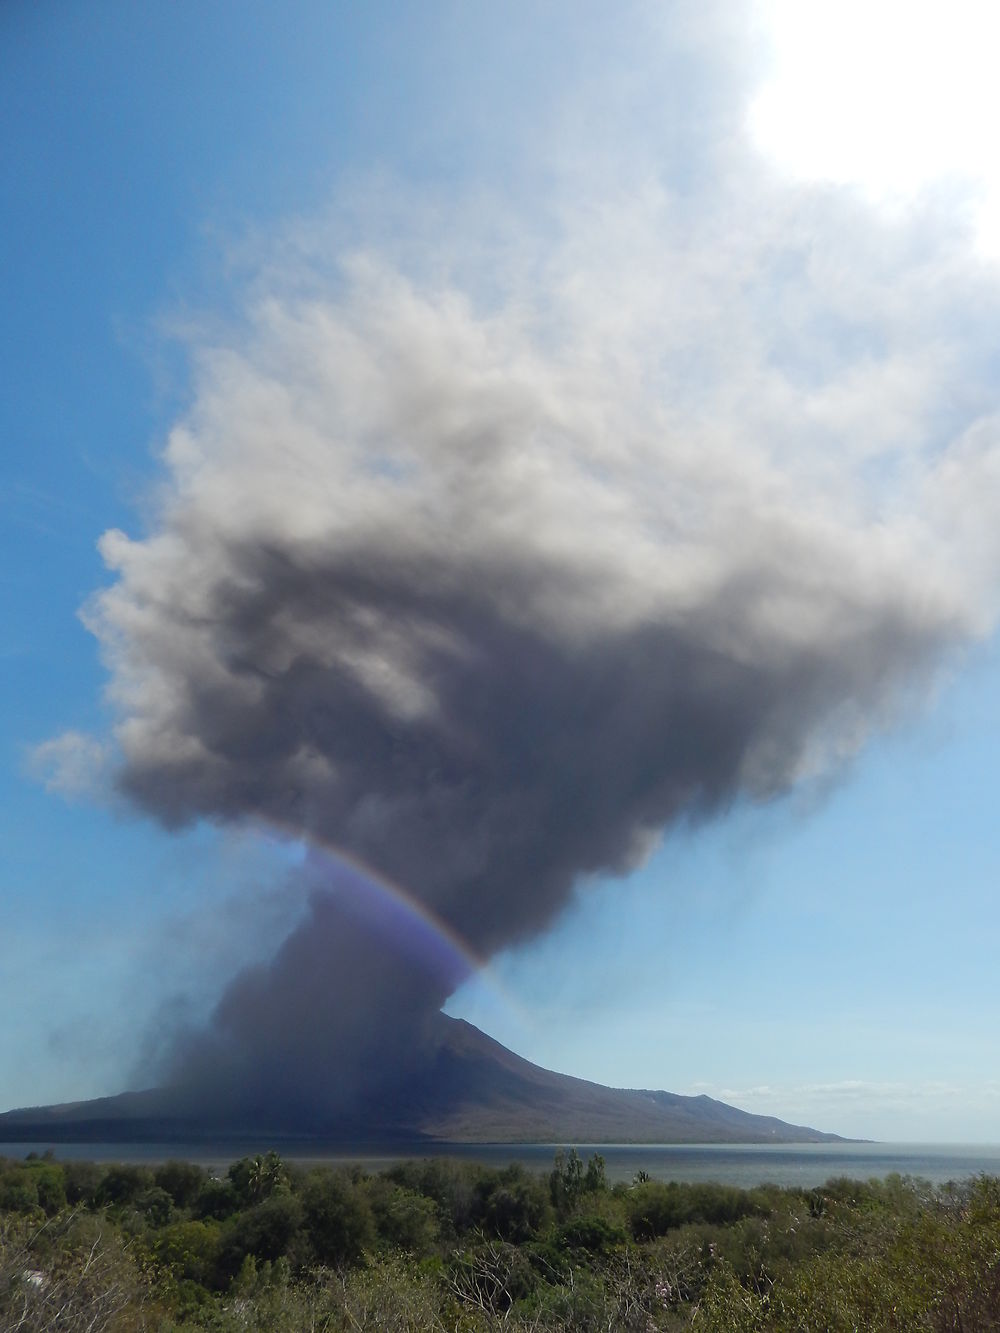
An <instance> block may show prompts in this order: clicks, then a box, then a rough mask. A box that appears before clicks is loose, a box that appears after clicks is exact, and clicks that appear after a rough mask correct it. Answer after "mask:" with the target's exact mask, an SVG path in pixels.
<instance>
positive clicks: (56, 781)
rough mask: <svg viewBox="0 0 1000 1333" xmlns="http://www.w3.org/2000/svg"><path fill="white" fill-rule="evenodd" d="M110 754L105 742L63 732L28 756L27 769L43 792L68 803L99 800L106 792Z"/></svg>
mask: <svg viewBox="0 0 1000 1333" xmlns="http://www.w3.org/2000/svg"><path fill="white" fill-rule="evenodd" d="M110 758H111V751H110V747H109V745H108V744H107V743H106V742H105V741H101V740H98V739H97V737H96V736H89V735H87V734H86V733H85V732H82V731H64V732H62V733H61V734H60V735H59V736H53V737H52V738H51V739H49V740H47V741H42V742H40V743H39V744H38V745H35V746H33V747H32V748H31V750H30V751H29V752H28V757H27V762H28V768H29V771H30V772H31V774H32V776H33V777H35V778H36V779H37V780H38V781H40V782H42V783H43V784H44V786H45V789H46V791H51V792H58V793H59V795H61V796H66V797H69V798H71V799H73V798H78V797H87V798H89V799H94V798H98V797H101V796H102V795H103V794H104V792H105V790H106V783H107V777H108V768H109V764H110Z"/></svg>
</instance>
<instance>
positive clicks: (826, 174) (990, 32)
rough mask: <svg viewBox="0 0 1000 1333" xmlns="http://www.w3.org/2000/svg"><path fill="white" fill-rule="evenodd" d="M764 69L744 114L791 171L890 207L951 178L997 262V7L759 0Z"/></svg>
mask: <svg viewBox="0 0 1000 1333" xmlns="http://www.w3.org/2000/svg"><path fill="white" fill-rule="evenodd" d="M759 12H760V15H761V19H762V22H763V25H764V30H765V33H766V35H767V40H768V46H769V48H770V56H771V63H770V69H769V73H768V75H767V77H766V78H765V81H764V83H763V85H762V87H761V89H760V91H759V93H758V95H757V97H756V98H755V100H754V102H753V104H752V106H751V108H750V115H749V127H750V132H751V135H752V138H753V140H754V142H755V143H756V145H757V147H758V148H759V149H760V150H761V151H762V152H764V153H766V154H767V155H768V156H769V157H771V158H772V159H773V160H774V161H775V162H776V163H777V164H778V166H779V167H780V168H781V169H782V170H784V171H786V172H788V173H789V174H791V175H793V176H795V177H798V178H800V179H804V180H825V181H832V182H835V183H837V184H842V185H854V186H858V187H860V188H861V189H862V190H863V191H864V192H865V193H866V194H867V195H868V196H869V197H870V198H872V199H873V200H876V201H878V202H879V203H882V204H890V205H896V206H899V205H900V204H905V202H906V201H907V199H909V198H912V196H913V195H914V194H916V193H917V192H919V191H921V190H923V189H925V188H926V187H928V186H931V185H933V184H935V183H937V182H940V181H942V180H946V179H949V180H951V181H953V182H955V183H960V184H961V186H962V187H963V188H965V189H969V190H970V191H971V193H972V195H973V197H974V199H975V205H974V207H975V212H974V217H975V228H976V232H977V238H978V241H979V244H980V247H981V248H982V249H983V250H984V252H986V253H989V254H990V255H991V256H993V257H1000V155H998V153H997V150H996V143H995V137H996V136H995V127H996V124H997V121H998V119H1000V82H998V80H997V79H996V74H995V63H996V51H997V47H998V44H1000V8H998V7H997V6H996V5H995V4H992V3H989V2H988V0H954V2H952V3H948V4H945V3H942V0H876V2H875V3H872V2H871V0H868V3H865V0H838V3H836V4H833V3H830V2H829V0H760V6H759Z"/></svg>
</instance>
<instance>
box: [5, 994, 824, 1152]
mask: <svg viewBox="0 0 1000 1333" xmlns="http://www.w3.org/2000/svg"><path fill="white" fill-rule="evenodd" d="M263 1135H266V1136H267V1137H268V1138H269V1140H271V1141H274V1142H285V1141H287V1142H298V1143H303V1142H310V1141H315V1142H323V1143H338V1144H345V1145H346V1144H353V1145H359V1144H361V1145H366V1144H374V1143H385V1144H389V1143H392V1144H405V1143H407V1142H409V1143H428V1142H431V1143H433V1142H440V1143H449V1142H450V1143H836V1142H844V1140H843V1139H841V1138H840V1136H839V1135H837V1134H824V1133H821V1132H820V1131H819V1130H815V1129H810V1128H808V1127H807V1126H804V1125H790V1124H786V1123H785V1121H783V1120H778V1119H776V1118H775V1117H773V1116H763V1115H751V1114H749V1113H748V1112H746V1111H740V1110H737V1108H736V1107H734V1106H727V1105H726V1103H725V1102H719V1101H715V1100H714V1099H713V1098H711V1097H704V1096H702V1097H682V1096H679V1095H678V1094H676V1093H672V1092H654V1091H647V1090H640V1089H635V1088H628V1089H623V1088H607V1087H604V1086H603V1085H602V1084H600V1083H588V1082H587V1081H586V1080H585V1079H580V1078H571V1077H570V1076H568V1075H566V1074H555V1073H553V1072H552V1071H551V1070H548V1069H542V1068H541V1067H540V1066H539V1065H534V1064H532V1063H531V1062H530V1061H529V1060H524V1059H522V1058H521V1056H519V1055H515V1054H514V1052H513V1051H509V1050H507V1048H506V1047H505V1046H501V1045H500V1043H499V1042H497V1041H494V1040H493V1039H492V1038H491V1037H487V1036H486V1035H485V1034H484V1033H482V1032H480V1031H479V1029H478V1028H475V1027H473V1026H472V1025H471V1024H470V1023H466V1022H463V1021H462V1020H461V1019H454V1018H447V1017H446V1016H445V1015H443V1014H442V1015H441V1028H440V1041H439V1043H438V1044H437V1046H436V1049H435V1051H434V1053H433V1055H432V1056H431V1057H430V1058H429V1060H428V1062H427V1064H426V1066H425V1067H424V1069H423V1070H421V1071H420V1073H419V1074H418V1075H417V1077H415V1078H414V1077H410V1078H409V1079H408V1080H407V1082H406V1083H405V1084H404V1085H402V1086H400V1087H397V1088H394V1089H393V1091H392V1094H391V1095H386V1096H383V1097H381V1098H380V1099H379V1100H378V1101H377V1102H373V1103H372V1104H371V1105H369V1106H367V1107H365V1108H363V1109H362V1110H361V1111H360V1112H358V1113H356V1114H355V1115H353V1116H351V1117H350V1118H346V1117H343V1116H340V1117H337V1118H335V1119H330V1118H323V1117H321V1116H317V1117H315V1118H314V1119H312V1120H311V1121H310V1122H309V1123H307V1124H303V1123H301V1120H297V1122H296V1123H295V1124H287V1123H282V1122H281V1121H280V1119H275V1117H274V1116H273V1115H272V1116H269V1117H267V1118H266V1119H265V1118H261V1117H254V1116H253V1115H251V1114H246V1113H244V1114H230V1115H226V1116H222V1115H220V1114H218V1113H217V1114H213V1115H206V1114H202V1113H199V1112H198V1110H197V1109H196V1108H195V1107H193V1106H192V1104H191V1102H190V1099H189V1098H187V1097H185V1096H184V1094H182V1093H181V1092H179V1091H176V1090H172V1089H160V1088H154V1089H149V1090H146V1091H143V1092H125V1093H121V1094H119V1095H118V1096H116V1097H99V1098H97V1099H96V1100H94V1101H86V1102H70V1103H66V1104H64V1105H60V1106H43V1107H31V1108H28V1109H24V1110H17V1111H8V1112H7V1113H6V1114H3V1115H0V1140H5V1141H7V1142H22V1143H23V1142H29V1141H36V1140H37V1141H50V1142H53V1143H56V1142H63V1143H69V1142H83V1143H86V1142H89V1143H97V1142H101V1141H123V1142H133V1143H137V1142H171V1141H173V1142H198V1141H204V1140H207V1139H217V1138H225V1139H233V1138H244V1137H245V1138H247V1139H251V1138H255V1137H259V1136H263Z"/></svg>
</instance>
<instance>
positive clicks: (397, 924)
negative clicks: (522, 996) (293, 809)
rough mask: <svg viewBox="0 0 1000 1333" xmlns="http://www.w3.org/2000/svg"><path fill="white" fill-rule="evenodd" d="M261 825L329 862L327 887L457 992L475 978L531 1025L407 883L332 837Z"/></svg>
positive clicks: (267, 822) (268, 822) (484, 962)
mask: <svg viewBox="0 0 1000 1333" xmlns="http://www.w3.org/2000/svg"><path fill="white" fill-rule="evenodd" d="M256 822H257V823H258V824H260V825H262V826H263V828H264V829H265V830H267V831H268V832H270V833H272V834H274V835H276V836H277V837H279V838H280V839H281V840H282V842H284V843H286V844H292V845H294V846H296V847H298V848H301V849H302V850H303V852H304V853H305V855H306V856H307V857H308V859H309V861H310V862H313V863H315V861H316V860H317V859H320V860H321V861H323V862H325V863H326V864H327V866H328V868H329V870H330V872H331V873H330V875H329V878H328V882H327V885H326V887H327V888H329V889H330V891H331V892H332V893H333V894H334V896H335V897H336V898H337V900H338V902H340V903H341V904H342V905H343V906H344V907H345V909H346V910H347V911H349V912H350V913H351V914H352V915H353V916H355V917H356V918H358V919H360V920H361V921H362V922H363V923H364V924H365V925H367V926H368V927H369V929H371V930H372V931H373V933H376V934H379V935H381V936H383V937H384V938H386V939H387V940H388V941H391V942H392V944H393V945H395V946H396V947H401V948H402V950H403V951H404V952H405V953H406V954H408V955H409V956H410V957H412V958H414V959H419V960H420V961H421V962H422V963H423V965H424V966H425V967H426V968H427V970H428V972H430V973H432V974H434V975H436V976H438V977H439V978H441V979H442V980H445V981H446V982H447V983H448V984H449V986H450V988H451V989H452V990H455V989H457V988H458V987H459V986H460V985H461V984H462V983H463V982H465V981H468V980H469V979H470V978H476V979H477V980H478V981H479V982H480V983H481V984H483V985H484V986H485V987H486V988H487V990H488V991H489V992H490V993H491V994H492V996H493V997H494V999H495V1000H497V1001H499V1003H500V1004H501V1005H502V1007H503V1008H504V1009H506V1010H507V1011H508V1012H509V1013H511V1014H512V1015H513V1016H515V1017H516V1018H517V1019H518V1020H519V1022H521V1023H522V1024H523V1023H524V1022H525V1021H526V1015H525V1013H524V1012H523V1011H522V1007H521V1006H520V1005H519V1004H518V1002H517V1001H516V1000H515V999H514V998H513V996H511V995H510V993H509V992H508V991H507V990H506V989H505V988H504V986H503V985H502V984H501V982H500V980H499V978H498V977H497V975H496V973H495V971H494V969H493V968H492V966H491V965H490V962H489V960H488V959H486V958H484V957H483V956H482V955H481V954H479V953H477V952H476V951H475V950H474V949H473V948H472V946H471V944H470V943H469V942H468V940H466V939H464V938H463V937H462V936H461V935H459V933H458V932H457V931H456V930H455V929H454V928H453V927H452V926H451V925H449V924H448V922H447V921H445V920H443V918H442V917H440V916H438V914H437V913H436V912H435V911H434V910H433V909H432V908H431V907H430V906H429V905H428V904H427V903H425V902H423V901H422V900H421V899H419V898H417V897H416V895H415V894H413V893H411V892H410V891H409V890H408V889H406V888H404V887H403V885H401V884H399V883H397V882H396V881H395V880H391V879H389V878H388V876H386V875H384V874H382V873H381V872H380V871H378V870H376V869H375V868H374V867H373V866H371V865H368V864H367V862H365V861H363V860H362V859H361V858H360V857H359V856H356V855H355V854H354V853H353V852H350V851H348V850H346V848H343V847H339V846H338V845H337V844H336V843H334V842H331V841H330V840H328V839H325V838H320V837H319V836H317V835H316V834H314V833H307V832H305V831H304V830H302V829H300V828H296V827H294V826H293V825H284V824H282V823H280V822H279V821H277V820H274V819H270V818H268V819H264V818H261V817H258V819H257V821H256Z"/></svg>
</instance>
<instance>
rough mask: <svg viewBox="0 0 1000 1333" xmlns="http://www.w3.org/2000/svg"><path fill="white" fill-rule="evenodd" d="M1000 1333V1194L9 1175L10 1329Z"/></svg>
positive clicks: (42, 1166) (404, 1175) (0, 1220)
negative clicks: (978, 1332) (908, 1332)
mask: <svg viewBox="0 0 1000 1333" xmlns="http://www.w3.org/2000/svg"><path fill="white" fill-rule="evenodd" d="M49 1329H51V1330H53V1331H55V1330H69V1333H75V1331H76V1330H81V1333H82V1331H83V1330H87V1331H88V1333H102V1331H103V1330H107V1333H118V1331H119V1330H120V1331H121V1333H132V1330H135V1331H136V1333H138V1330H148V1331H149V1333H154V1331H155V1333H196V1331H197V1330H206V1331H207V1330H213V1331H214V1333H228V1331H229V1330H233V1333H235V1331H236V1330H243V1331H246V1330H256V1329H260V1330H265V1329H266V1330H275V1331H276V1333H281V1331H282V1330H288V1333H293V1331H295V1330H300V1329H301V1330H305V1329H309V1330H319V1329H322V1330H326V1331H328V1333H339V1331H340V1330H345V1331H346V1330H351V1331H352V1333H357V1331H358V1330H372V1331H373V1333H375V1331H382V1333H392V1331H395V1330H398V1331H399V1333H404V1330H413V1331H414V1333H424V1331H429V1333H434V1331H435V1330H441V1331H442V1333H443V1331H444V1330H448V1333H480V1330H482V1331H483V1333H491V1331H493V1330H500V1329H505V1330H529V1329H530V1330H535V1331H536V1333H557V1331H558V1333H591V1331H593V1333H597V1331H598V1330H604V1331H605V1333H609V1331H613V1330H623V1331H625V1333H629V1331H630V1330H635V1333H658V1331H663V1333H669V1331H670V1330H679V1329H693V1330H695V1331H696V1333H697V1330H706V1331H707V1333H770V1331H774V1333H793V1331H794V1333H799V1331H800V1330H816V1331H817V1333H820V1331H824V1333H825V1331H829V1333H839V1331H840V1330H844V1331H845V1333H846V1330H865V1333H867V1331H868V1330H873V1331H874V1333H878V1331H879V1330H890V1329H892V1330H914V1331H915V1333H916V1331H917V1330H928V1331H929V1333H945V1330H963V1331H964V1333H970V1331H973V1333H974V1331H975V1330H988V1329H1000V1181H997V1180H995V1179H992V1178H987V1177H983V1178H980V1179H978V1180H975V1181H971V1182H968V1183H966V1184H965V1185H963V1186H961V1187H949V1188H947V1189H942V1190H935V1189H932V1188H931V1187H930V1186H929V1185H927V1184H926V1183H925V1182H920V1181H913V1180H905V1179H901V1178H899V1177H898V1176H897V1177H889V1178H888V1179H886V1180H884V1181H868V1182H859V1181H851V1180H831V1181H829V1182H828V1183H827V1185H826V1186H824V1187H823V1188H821V1189H818V1190H797V1189H788V1190H782V1189H777V1188H775V1187H767V1188H763V1189H756V1190H749V1191H744V1190H738V1189H733V1188H730V1187H723V1186H709V1185H679V1184H669V1185H668V1184H660V1183H656V1182H650V1181H648V1180H642V1179H640V1180H639V1181H637V1183H636V1184H635V1185H634V1186H633V1187H632V1188H631V1189H626V1188H624V1187H623V1186H616V1187H615V1188H613V1189H612V1188H609V1186H608V1185H607V1182H606V1180H605V1179H604V1171H603V1163H602V1162H601V1161H600V1159H599V1158H592V1159H591V1161H590V1162H589V1163H583V1162H582V1161H580V1159H579V1158H577V1157H576V1155H575V1154H571V1155H569V1156H562V1157H560V1158H559V1159H558V1160H557V1162H556V1165H555V1168H554V1169H553V1171H552V1173H551V1174H550V1175H549V1176H545V1177H542V1176H538V1177H536V1176H532V1175H531V1174H530V1173H528V1172H525V1171H524V1170H523V1169H522V1168H520V1167H510V1168H506V1169H503V1170H495V1169H490V1168H486V1167H481V1166H478V1165H475V1164H472V1163H457V1162H447V1161H428V1162H419V1163H414V1162H411V1163H403V1164H400V1165H399V1166H397V1167H393V1168H392V1169H391V1170H389V1171H387V1172H385V1173H383V1174H381V1175H376V1176H371V1175H367V1174H365V1173H364V1172H361V1171H358V1170H354V1171H343V1170H331V1169H315V1170H309V1171H303V1170H301V1169H296V1168H294V1167H292V1166H289V1165H287V1164H285V1163H283V1162H282V1161H281V1159H280V1158H279V1157H278V1156H277V1155H276V1154H273V1153H272V1154H266V1155H264V1156H260V1157H255V1158H246V1159H244V1160H243V1161H242V1162H238V1163H235V1164H234V1166H233V1167H232V1168H231V1169H230V1171H229V1172H228V1174H227V1176H226V1177H225V1179H223V1180H211V1179H209V1177H208V1175H207V1173H206V1172H204V1171H203V1170H202V1169H201V1168H198V1167H192V1166H190V1165H189V1164H186V1163H166V1164H164V1165H163V1166H162V1167H158V1168H156V1170H155V1171H150V1170H147V1169H146V1168H133V1167H120V1166H114V1167H103V1168H101V1167H93V1166H84V1165H81V1164H61V1163H56V1162H53V1161H51V1160H44V1159H34V1160H28V1161H24V1162H14V1161H5V1160H2V1159H0V1333H15V1330H16V1331H17V1333H33V1331H35V1330H38V1331H41V1330H49Z"/></svg>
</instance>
